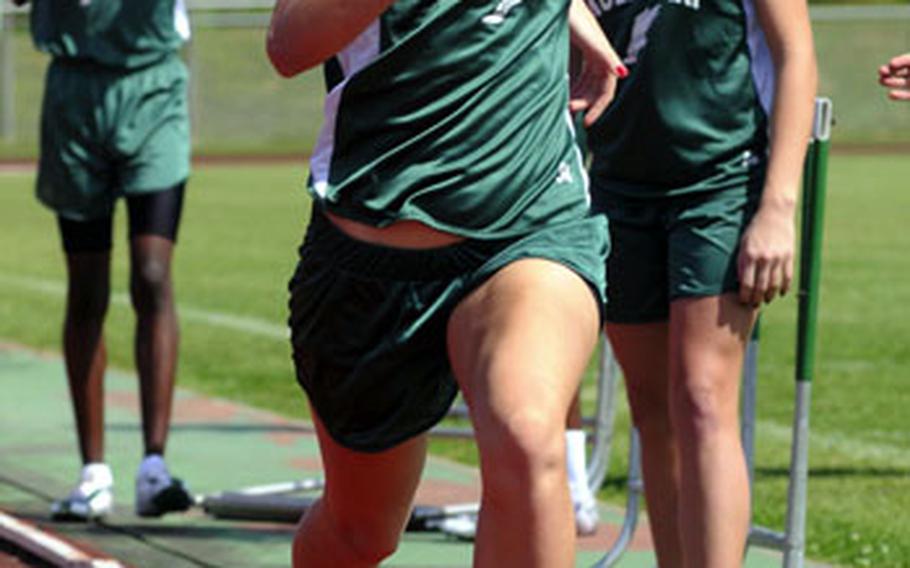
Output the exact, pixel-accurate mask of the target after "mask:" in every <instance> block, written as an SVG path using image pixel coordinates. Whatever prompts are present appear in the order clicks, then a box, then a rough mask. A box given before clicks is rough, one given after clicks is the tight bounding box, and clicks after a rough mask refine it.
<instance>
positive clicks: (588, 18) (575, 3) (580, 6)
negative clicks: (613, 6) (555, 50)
mask: <svg viewBox="0 0 910 568" xmlns="http://www.w3.org/2000/svg"><path fill="white" fill-rule="evenodd" d="M569 34H570V39H571V42H572V45H573V46H574V47H575V48H576V49H578V50H580V51H581V52H582V54H590V53H599V52H603V51H605V50H607V49H610V44H609V42H608V41H607V38H606V36H604V34H603V31H601V29H600V25H599V24H598V23H597V19H596V18H595V17H594V14H592V13H591V11H590V10H588V7H587V6H586V5H585V3H584V0H572V3H571V5H570V6H569Z"/></svg>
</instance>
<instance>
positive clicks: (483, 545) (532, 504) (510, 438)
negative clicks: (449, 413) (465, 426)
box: [448, 259, 598, 568]
mask: <svg viewBox="0 0 910 568" xmlns="http://www.w3.org/2000/svg"><path fill="white" fill-rule="evenodd" d="M597 327H598V312H597V306H596V302H595V300H594V297H593V295H592V294H591V291H590V289H589V288H588V286H587V284H585V282H584V281H583V280H582V279H581V278H579V277H578V276H577V275H576V274H575V273H573V272H571V271H570V270H568V269H567V268H565V267H564V266H562V265H559V264H556V263H553V262H549V261H545V260H539V259H528V260H521V261H518V262H515V263H513V264H511V265H509V266H508V267H506V268H504V269H502V270H501V271H500V272H499V273H497V274H496V275H495V276H493V277H492V278H491V279H490V280H488V281H487V282H486V283H485V284H484V285H482V286H481V287H480V288H478V289H477V290H475V291H474V292H473V293H472V294H471V295H470V296H469V297H468V298H466V299H465V300H464V301H463V302H462V303H461V304H460V305H459V306H458V307H457V308H456V309H455V311H454V313H453V314H452V317H451V319H450V321H449V330H448V341H449V353H450V358H451V360H452V364H453V369H454V371H455V376H456V378H457V379H458V382H459V385H460V386H461V388H462V391H463V392H464V395H465V400H466V401H467V403H468V407H469V409H470V411H471V418H472V420H473V422H474V429H475V432H476V438H477V443H478V446H479V449H480V467H481V475H482V479H483V498H482V502H481V510H480V516H479V519H478V530H477V541H476V546H475V550H474V565H475V566H477V567H480V568H484V567H500V566H525V567H545V568H562V567H566V566H571V565H572V564H573V559H574V554H575V531H574V524H573V522H572V504H571V502H570V499H569V492H568V483H567V479H566V470H565V436H564V432H565V423H566V416H567V412H568V408H569V404H570V402H571V399H572V396H573V395H574V394H575V392H576V390H577V388H578V384H579V380H580V377H581V374H582V372H583V371H584V368H585V366H586V364H587V362H588V359H589V357H590V355H591V352H592V351H593V348H594V344H595V342H596V341H597Z"/></svg>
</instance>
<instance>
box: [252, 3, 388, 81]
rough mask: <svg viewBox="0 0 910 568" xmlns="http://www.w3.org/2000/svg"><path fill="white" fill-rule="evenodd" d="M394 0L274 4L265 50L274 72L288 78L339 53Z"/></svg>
mask: <svg viewBox="0 0 910 568" xmlns="http://www.w3.org/2000/svg"><path fill="white" fill-rule="evenodd" d="M393 1H394V0H344V1H341V2H339V1H338V0H278V3H277V4H276V5H275V9H274V10H273V11H272V21H271V23H270V25H269V32H268V40H267V44H266V49H267V51H268V55H269V59H270V60H271V62H272V65H273V66H274V67H275V69H276V70H277V71H278V72H279V73H281V74H282V75H284V76H285V77H291V76H293V75H296V74H298V73H301V72H303V71H306V70H307V69H310V68H311V67H315V66H316V65H319V64H320V63H322V62H323V61H325V60H326V59H328V58H329V57H331V56H332V55H335V54H336V53H338V52H339V51H341V50H342V49H343V48H344V47H345V46H346V45H348V44H349V43H350V42H351V41H352V40H353V39H354V38H356V37H357V36H358V35H359V34H360V33H361V32H362V31H363V30H365V29H366V28H367V26H368V25H369V24H370V22H372V21H373V20H375V19H376V18H377V17H379V15H380V14H382V13H383V12H384V11H385V10H386V8H388V7H389V6H390V5H391V4H392V2H393Z"/></svg>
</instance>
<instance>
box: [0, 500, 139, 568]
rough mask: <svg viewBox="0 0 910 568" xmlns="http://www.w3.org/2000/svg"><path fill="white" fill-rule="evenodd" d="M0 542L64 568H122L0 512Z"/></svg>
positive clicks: (113, 562)
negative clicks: (4, 541)
mask: <svg viewBox="0 0 910 568" xmlns="http://www.w3.org/2000/svg"><path fill="white" fill-rule="evenodd" d="M0 538H3V539H4V540H6V541H8V542H11V543H13V544H15V545H16V546H18V547H19V548H22V549H23V550H27V551H28V552H30V553H31V554H34V555H35V556H37V557H39V558H41V559H43V560H46V561H47V562H50V563H51V564H53V565H54V566H61V567H65V568H123V564H121V563H120V562H118V561H116V560H113V559H110V558H98V557H95V556H92V555H89V554H88V553H87V552H85V551H83V550H79V549H78V548H76V547H75V546H73V545H71V544H70V543H68V542H66V541H64V540H61V539H59V538H57V537H56V536H54V535H53V534H51V533H49V532H46V531H43V530H41V529H40V528H38V527H36V526H34V525H32V524H30V523H26V522H24V521H21V520H19V519H17V518H15V517H13V516H10V515H7V514H6V513H4V512H3V511H0Z"/></svg>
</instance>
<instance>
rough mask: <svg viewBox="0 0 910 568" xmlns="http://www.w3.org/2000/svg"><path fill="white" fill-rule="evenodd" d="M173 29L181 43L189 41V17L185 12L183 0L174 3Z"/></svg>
mask: <svg viewBox="0 0 910 568" xmlns="http://www.w3.org/2000/svg"><path fill="white" fill-rule="evenodd" d="M174 29H175V30H177V35H179V36H180V38H181V39H183V41H189V39H190V17H189V15H188V14H187V12H186V2H185V0H177V1H176V2H174Z"/></svg>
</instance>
